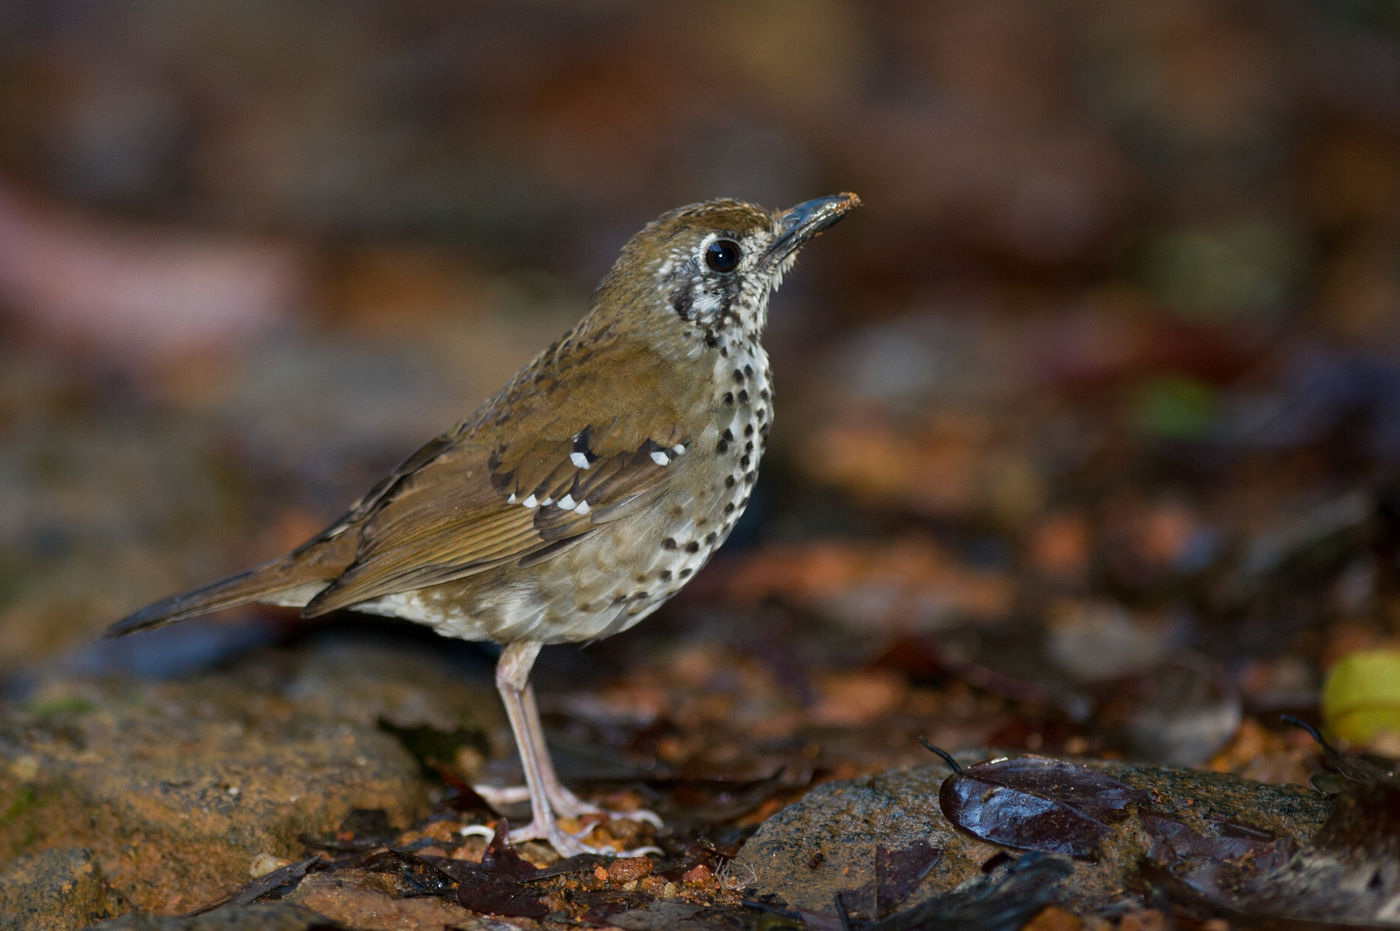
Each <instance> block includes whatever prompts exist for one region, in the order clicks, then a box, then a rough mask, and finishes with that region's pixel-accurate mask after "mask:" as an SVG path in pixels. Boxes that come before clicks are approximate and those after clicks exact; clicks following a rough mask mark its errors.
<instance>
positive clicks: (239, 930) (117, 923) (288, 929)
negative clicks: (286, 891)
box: [91, 903, 350, 931]
mask: <svg viewBox="0 0 1400 931" xmlns="http://www.w3.org/2000/svg"><path fill="white" fill-rule="evenodd" d="M340 929H344V931H350V926H348V925H343V924H341V923H340V922H338V921H331V920H329V919H327V918H323V917H322V916H320V915H318V914H316V913H315V912H313V911H309V910H308V909H305V908H302V907H301V906H299V905H285V904H282V903H277V904H274V905H244V906H241V907H238V908H220V909H215V910H214V911H212V912H207V913H206V914H203V915H188V916H175V915H172V916H158V915H127V916H125V917H123V918H117V919H114V920H112V921H104V922H102V923H101V924H97V925H93V926H92V928H91V931H340Z"/></svg>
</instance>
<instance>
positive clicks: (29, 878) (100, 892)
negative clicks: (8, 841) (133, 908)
mask: <svg viewBox="0 0 1400 931" xmlns="http://www.w3.org/2000/svg"><path fill="white" fill-rule="evenodd" d="M129 908H130V906H129V905H128V904H127V903H126V902H125V900H124V899H123V898H122V897H121V896H120V895H119V894H118V893H116V892H115V891H114V890H112V889H110V888H109V887H108V885H107V882H106V879H105V877H104V876H103V875H102V870H101V869H100V868H99V867H98V866H97V864H96V863H94V862H93V856H92V853H91V852H90V851H88V850H84V849H83V848H81V847H50V848H48V849H45V850H40V851H39V852H37V853H32V854H27V855H24V856H20V857H16V858H15V859H14V860H13V861H11V862H9V863H8V864H7V866H6V867H5V869H4V870H3V871H0V927H5V928H24V929H28V931H48V929H59V928H72V927H78V926H80V925H84V924H87V923H88V922H92V921H98V920H99V919H102V918H108V917H111V916H113V915H119V914H121V913H122V912H124V911H126V910H128V909H129Z"/></svg>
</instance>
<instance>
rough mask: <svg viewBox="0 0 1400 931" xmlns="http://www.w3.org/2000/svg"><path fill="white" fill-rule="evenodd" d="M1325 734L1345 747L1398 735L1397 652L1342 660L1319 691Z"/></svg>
mask: <svg viewBox="0 0 1400 931" xmlns="http://www.w3.org/2000/svg"><path fill="white" fill-rule="evenodd" d="M1322 720H1323V724H1324V725H1325V726H1326V728H1327V732H1328V733H1329V734H1330V735H1331V736H1333V737H1334V738H1336V739H1338V740H1340V741H1343V742H1345V743H1348V744H1373V743H1375V742H1376V741H1377V739H1379V738H1382V737H1384V736H1388V735H1397V734H1400V650H1365V651H1362V652H1359V653H1351V654H1348V655H1347V656H1344V657H1343V658H1342V659H1341V661H1340V662H1338V663H1337V664H1336V665H1335V666H1333V667H1332V670H1331V672H1329V673H1328V674H1327V682H1326V683H1325V684H1324V685H1323V687H1322Z"/></svg>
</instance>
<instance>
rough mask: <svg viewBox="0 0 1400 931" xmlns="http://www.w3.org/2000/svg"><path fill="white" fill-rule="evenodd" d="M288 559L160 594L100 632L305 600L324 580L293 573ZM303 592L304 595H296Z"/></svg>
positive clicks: (115, 632) (111, 633)
mask: <svg viewBox="0 0 1400 931" xmlns="http://www.w3.org/2000/svg"><path fill="white" fill-rule="evenodd" d="M292 569H293V566H292V565H289V560H287V559H285V558H283V559H277V560H273V561H272V562H269V563H264V564H263V565H261V566H254V567H253V568H252V569H247V570H245V571H243V572H239V573H237V574H235V575H231V576H229V577H228V578H225V579H219V580H218V581H217V582H210V583H209V584H207V585H201V586H199V587H198V588H194V589H191V590H190V591H187V592H182V593H180V594H178V595H171V596H170V597H169V598H162V599H161V600H160V601H156V602H153V603H151V604H148V605H146V607H144V608H142V609H141V610H139V611H134V612H132V613H131V614H128V615H127V616H126V617H124V618H122V619H121V620H120V621H117V622H116V623H115V624H113V625H112V626H111V627H108V628H107V629H106V630H105V631H103V632H102V636H103V637H124V636H126V635H127V634H131V633H135V632H136V631H138V630H154V629H155V628H157V627H164V626H165V625H166V624H173V623H175V622H176V621H183V620H185V619H186V618H191V617H195V616H196V615H200V614H209V613H210V612H212V611H222V610H223V609H225V608H235V607H238V606H239V605H245V604H251V603H253V602H264V603H268V604H305V603H306V601H308V600H309V599H310V598H311V597H313V596H314V595H315V594H316V592H317V591H319V590H320V589H321V588H324V587H325V582H315V581H308V580H307V579H306V578H305V576H304V575H303V576H302V577H301V578H297V577H296V573H295V572H294V571H292ZM303 592H304V593H305V596H304V597H299V596H301V595H302V594H303Z"/></svg>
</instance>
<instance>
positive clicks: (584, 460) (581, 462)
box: [569, 453, 589, 469]
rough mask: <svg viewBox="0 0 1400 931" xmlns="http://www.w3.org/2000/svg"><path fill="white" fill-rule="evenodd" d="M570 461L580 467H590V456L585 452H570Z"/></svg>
mask: <svg viewBox="0 0 1400 931" xmlns="http://www.w3.org/2000/svg"><path fill="white" fill-rule="evenodd" d="M569 461H570V462H572V463H573V464H574V465H576V466H578V467H579V468H580V469H586V468H588V467H589V466H588V457H587V456H585V455H584V454H583V453H569Z"/></svg>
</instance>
